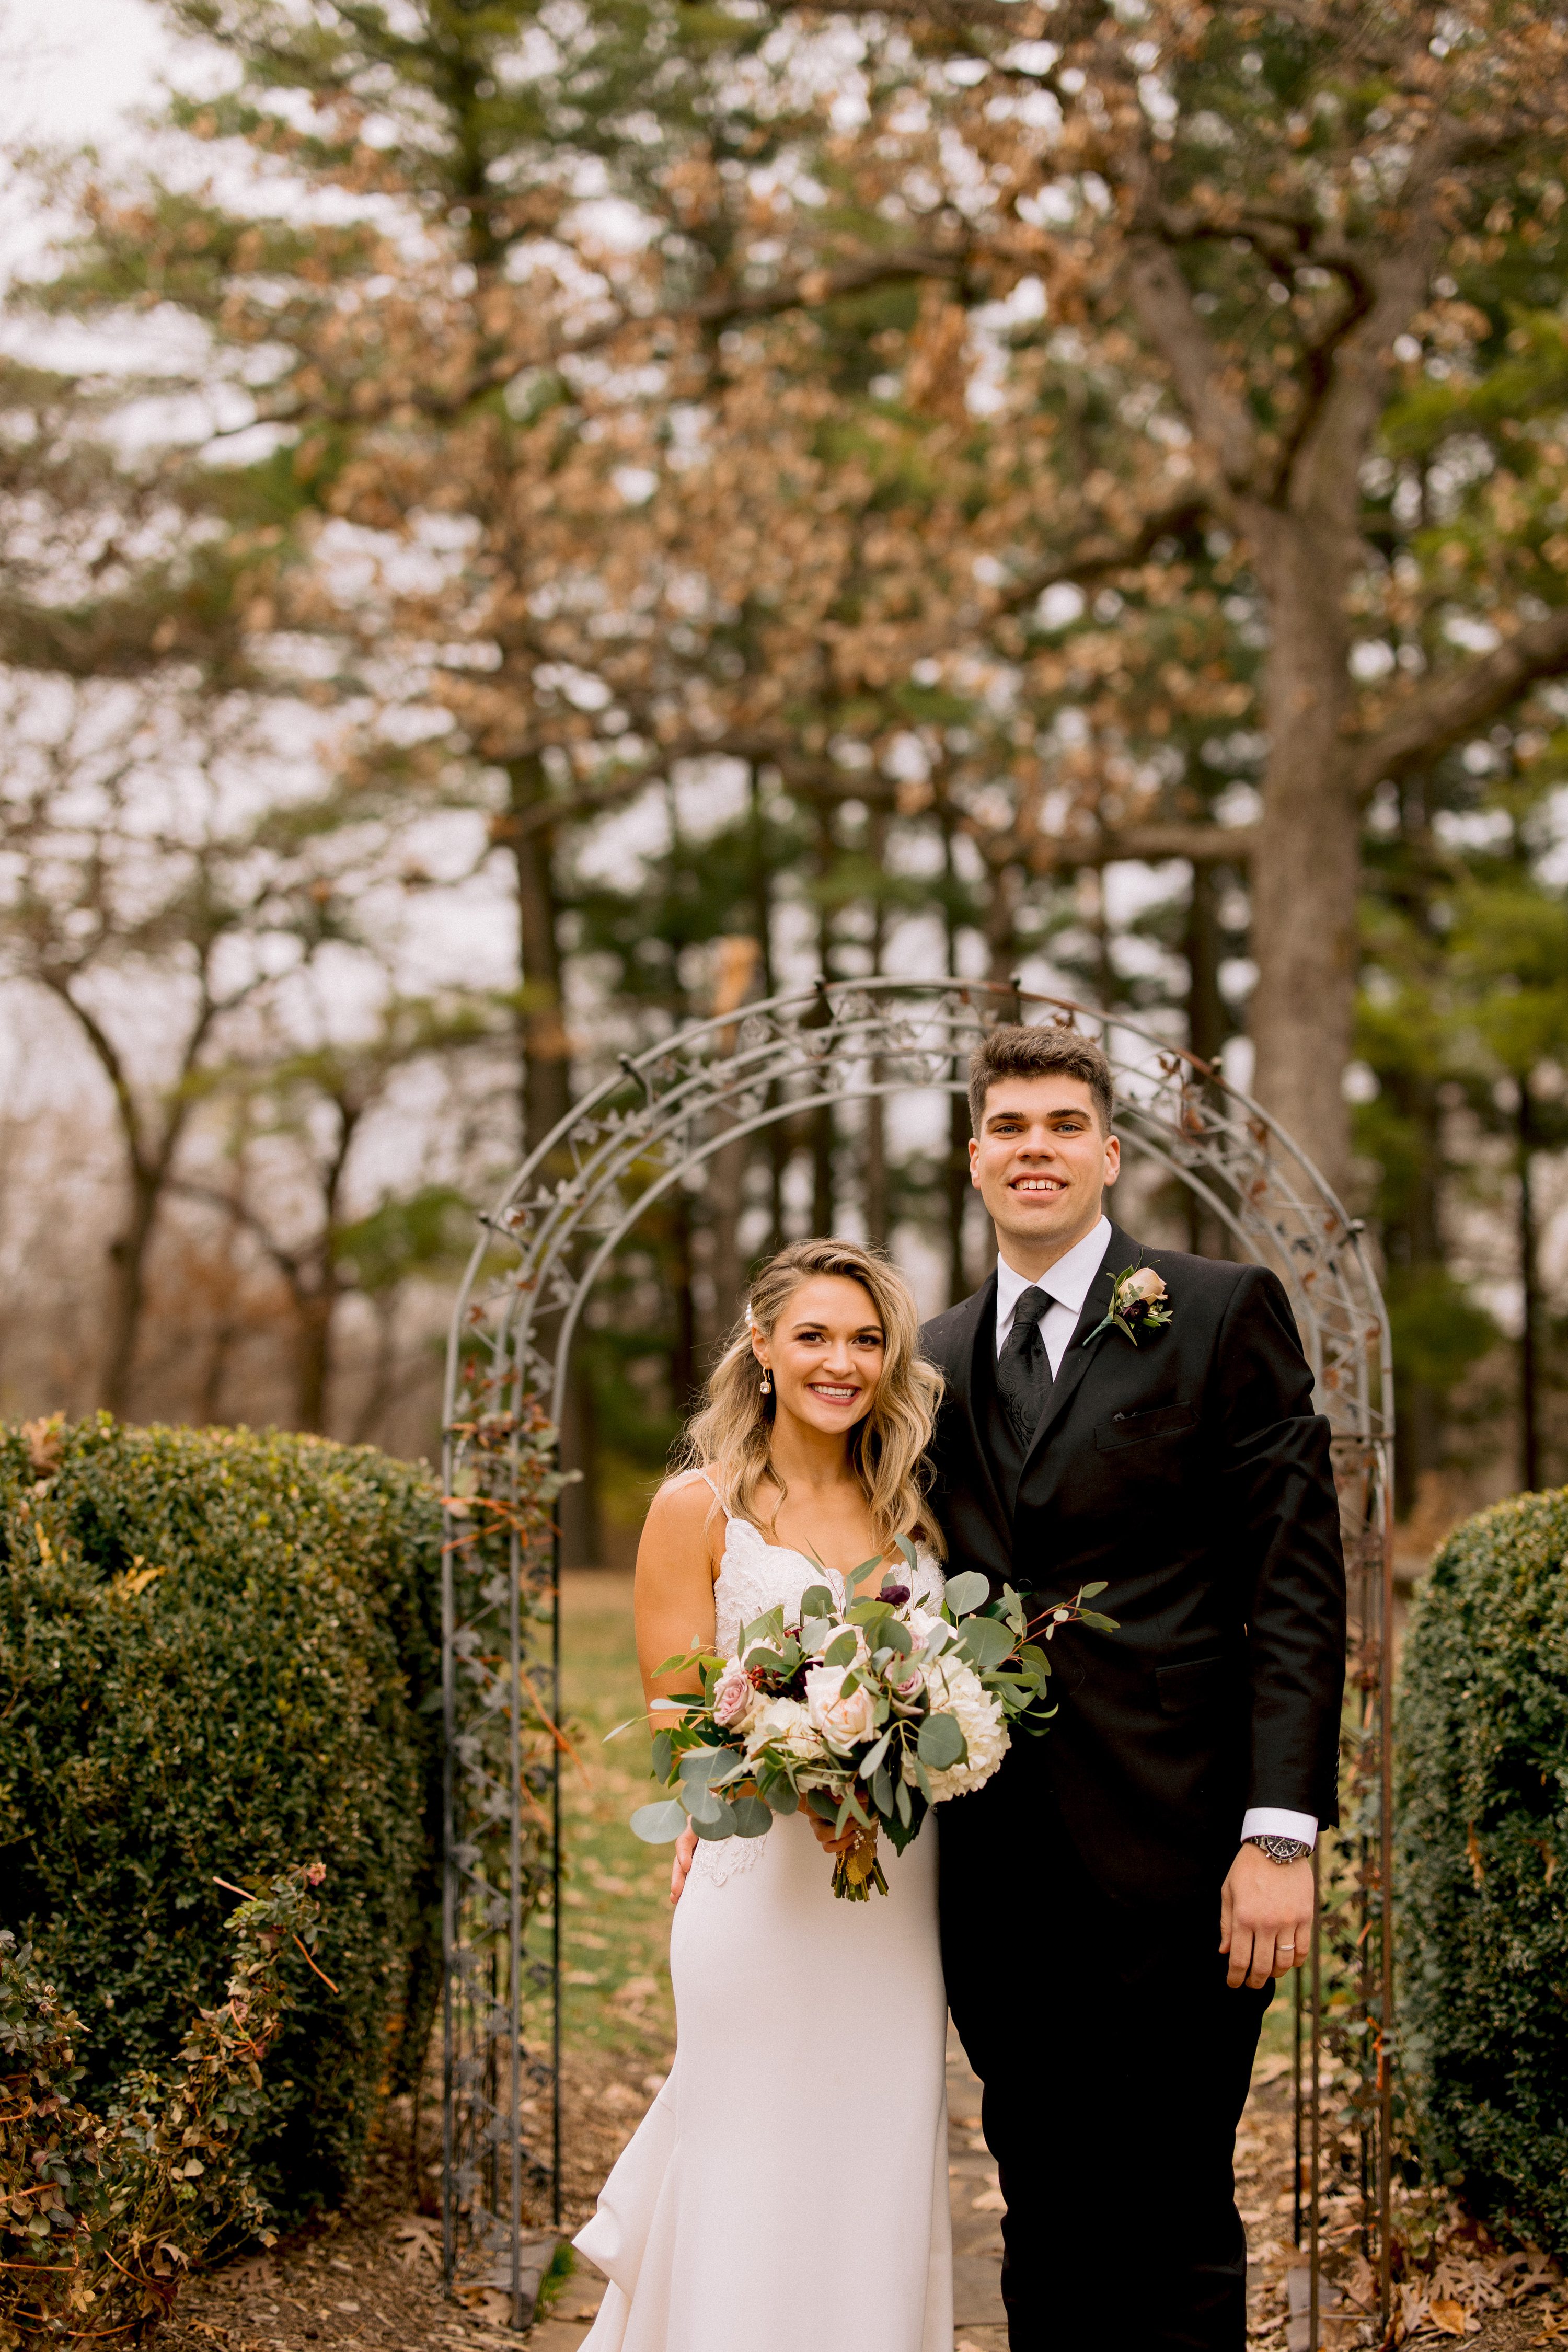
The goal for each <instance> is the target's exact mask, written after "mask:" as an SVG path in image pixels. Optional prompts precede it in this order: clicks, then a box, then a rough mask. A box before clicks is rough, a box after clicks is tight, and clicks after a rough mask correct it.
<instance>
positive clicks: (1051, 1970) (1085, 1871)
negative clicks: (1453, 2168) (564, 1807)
mask: <svg viewBox="0 0 1568 2352" xmlns="http://www.w3.org/2000/svg"><path fill="white" fill-rule="evenodd" d="M969 1097H970V1108H971V1115H972V1124H973V1140H972V1142H971V1144H970V1147H969V1154H970V1170H971V1176H972V1181H973V1184H974V1186H975V1188H976V1190H977V1191H978V1192H979V1193H980V1195H981V1197H982V1199H983V1200H984V1203H985V1206H986V1208H987V1210H988V1211H989V1212H990V1214H991V1217H992V1220H993V1222H994V1225H995V1228H996V1244H997V1250H998V1254H999V1255H998V1263H997V1267H996V1271H995V1273H994V1275H993V1276H992V1277H991V1279H990V1280H989V1281H988V1282H987V1283H986V1284H985V1285H984V1287H983V1288H982V1289H980V1290H979V1291H977V1292H976V1293H975V1295H974V1297H973V1298H968V1299H965V1300H964V1301H963V1304H962V1305H961V1306H958V1307H952V1308H950V1309H949V1311H948V1312H947V1313H946V1314H945V1315H939V1316H938V1317H937V1318H936V1319H935V1320H934V1321H933V1322H931V1323H929V1324H927V1326H926V1327H925V1329H924V1331H923V1333H922V1335H921V1350H922V1353H924V1354H925V1355H926V1356H928V1357H929V1358H930V1359H931V1360H932V1361H933V1362H934V1363H937V1364H939V1365H940V1366H941V1367H942V1370H943V1371H944V1372H945V1374H946V1376H947V1392H946V1397H945V1399H944V1402H943V1406H942V1417H941V1421H940V1423H939V1426H938V1431H937V1438H936V1444H935V1449H934V1452H935V1463H936V1484H935V1488H934V1501H935V1506H936V1509H937V1514H938V1517H940V1519H941V1521H942V1527H943V1529H944V1532H945V1534H946V1536H947V1539H948V1550H949V1558H948V1562H947V1567H948V1572H949V1574H950V1575H951V1574H953V1573H955V1572H956V1571H958V1570H961V1569H978V1570H981V1571H982V1572H983V1573H984V1574H985V1575H986V1576H988V1577H989V1578H990V1579H991V1580H992V1584H993V1588H994V1590H999V1589H1000V1587H1001V1586H1002V1585H1003V1584H1004V1583H1011V1584H1012V1585H1013V1586H1015V1588H1016V1590H1017V1591H1019V1592H1020V1593H1021V1594H1022V1596H1023V1598H1024V1601H1025V1603H1026V1608H1027V1610H1028V1612H1029V1614H1030V1616H1031V1617H1032V1618H1034V1619H1036V1620H1037V1621H1039V1620H1042V1619H1044V1621H1045V1622H1048V1615H1047V1612H1048V1611H1049V1609H1050V1607H1051V1606H1052V1605H1053V1604H1055V1603H1059V1602H1064V1601H1071V1599H1072V1598H1073V1596H1074V1594H1075V1593H1076V1592H1077V1591H1078V1589H1079V1586H1080V1585H1081V1584H1083V1583H1085V1582H1088V1581H1094V1580H1100V1579H1103V1580H1104V1581H1105V1586H1106V1590H1105V1591H1104V1592H1103V1593H1101V1594H1100V1596H1099V1598H1098V1600H1097V1601H1096V1604H1095V1605H1096V1606H1097V1607H1098V1608H1099V1609H1101V1610H1103V1611H1104V1612H1106V1613H1107V1614H1108V1615H1110V1616H1111V1617H1114V1618H1115V1619H1116V1620H1117V1622H1118V1630H1117V1631H1116V1632H1115V1633H1098V1632H1091V1631H1089V1630H1088V1629H1086V1628H1083V1627H1076V1626H1075V1627H1070V1628H1064V1630H1063V1633H1062V1635H1061V1637H1060V1639H1059V1640H1058V1641H1056V1642H1054V1643H1052V1645H1051V1648H1050V1651H1049V1652H1048V1655H1049V1656H1050V1657H1051V1660H1052V1664H1053V1666H1054V1668H1055V1674H1054V1677H1053V1692H1054V1696H1055V1697H1056V1699H1057V1701H1058V1705H1059V1712H1058V1715H1057V1717H1056V1718H1055V1720H1054V1721H1053V1722H1052V1724H1051V1725H1050V1727H1049V1729H1048V1730H1047V1732H1046V1734H1045V1735H1044V1737H1043V1738H1027V1737H1018V1736H1015V1738H1014V1743H1013V1748H1012V1751H1011V1753H1010V1754H1009V1756H1008V1757H1007V1759H1006V1760H1005V1763H1004V1764H1003V1766H1002V1769H1001V1770H1000V1771H999V1772H998V1773H997V1774H996V1776H995V1778H994V1780H992V1781H991V1782H990V1783H989V1784H988V1785H987V1786H986V1787H985V1788H984V1789H982V1790H979V1791H978V1792H976V1793H975V1794H973V1795H972V1796H969V1797H966V1798H964V1799H963V1801H962V1802H960V1803H955V1804H952V1805H947V1806H944V1807H942V1811H941V1812H940V1813H939V1815H938V1817H937V1818H938V1820H939V1822H940V1823H941V1837H942V1848H941V1852H942V1957H943V1964H944V1966H945V1969H946V1972H947V1988H948V1998H949V2000H950V2002H951V2005H952V2015H953V2020H954V2022H955V2024H956V2025H957V2028H958V2032H959V2033H960V2035H961V2037H962V2039H963V2045H964V2048H965V2050H966V2051H967V2052H968V2054H969V2058H970V2062H971V2063H972V2064H973V2068H974V2071H975V2073H976V2074H978V2075H979V2077H980V2079H981V2082H982V2083H983V2084H984V2116H983V2120H984V2132H985V2137H986V2140H987V2143H988V2144H989V2146H990V2147H991V2150H992V2152H993V2154H994V2156H995V2158H996V2159H997V2163H998V2167H999V2169H1000V2174H1001V2184H1002V2189H1003V2193H1004V2195H1005V2198H1006V2200H1007V2210H1006V2216H1005V2221H1004V2222H1003V2237H1004V2242H1005V2250H1006V2251H1005V2259H1004V2264H1003V2273H1002V2293H1003V2297H1004V2300H1005V2304H1006V2307H1007V2320H1008V2341H1009V2344H1010V2345H1011V2347H1013V2352H1177V2347H1180V2352H1189V2347H1191V2352H1198V2347H1201V2348H1202V2352H1242V2347H1243V2344H1244V2340H1245V2336H1246V2324H1247V2323H1246V2290H1247V2246H1246V2240H1245V2236H1244V2233H1243V2231H1242V2226H1241V2221H1240V2218H1239V2216H1238V2214H1237V2210H1236V2202H1235V2195H1234V2188H1233V2179H1232V2159H1233V2154H1234V2147H1235V2136H1236V2126H1237V2117H1238V2116H1239V2115H1240V2113H1241V2108H1242V2105H1243V2102H1244V2101H1245V2099H1246V2096H1247V2082H1248V2077H1249V2075H1250V2072H1251V2067H1252V2061H1253V2055H1254V2053H1255V2051H1256V2048H1257V2043H1258V2028H1259V2026H1260V2025H1261V2023H1262V2019H1263V2012H1264V2011H1265V2009H1266V2008H1267V2007H1268V2001H1269V2000H1270V1998H1271V1996H1272V1992H1273V1981H1274V1979H1276V1978H1277V1977H1279V1976H1282V1975H1283V1974H1285V1973H1286V1971H1287V1970H1289V1969H1291V1968H1293V1967H1295V1966H1297V1965H1299V1964H1300V1960H1301V1959H1302V1958H1304V1956H1305V1952H1306V1948H1307V1946H1308V1942H1309V1938H1310V1932H1311V1918H1312V1892H1313V1888H1312V1866H1311V1860H1310V1853H1311V1848H1312V1844H1313V1843H1314V1841H1315V1839H1316V1836H1317V1832H1318V1829H1319V1826H1320V1824H1329V1823H1331V1822H1333V1821H1334V1820H1335V1818H1336V1813H1335V1793H1334V1792H1335V1762H1336V1754H1337V1747H1338V1735H1339V1718H1340V1700H1341V1692H1342V1684H1343V1678H1344V1631H1345V1629H1344V1570H1343V1564H1342V1556H1341V1550H1340V1535H1339V1514H1338V1509H1337V1507H1336V1503H1335V1496H1334V1484H1333V1477H1332V1474H1331V1467H1330V1458H1329V1430H1328V1424H1327V1423H1326V1422H1325V1421H1324V1420H1322V1419H1321V1416H1319V1415H1317V1414H1315V1413H1314V1412H1313V1409H1312V1394H1311V1391H1312V1381H1311V1374H1310V1371H1309V1370H1308V1367H1307V1364H1306V1360H1305V1359H1304V1358H1303V1356H1302V1353H1301V1348H1300V1340H1299V1339H1298V1338H1297V1334H1296V1327H1295V1324H1294V1322H1293V1320H1292V1318H1291V1314H1290V1309H1289V1305H1288V1303H1287V1300H1286V1295H1285V1291H1284V1289H1283V1287H1282V1286H1281V1285H1280V1283H1279V1281H1278V1279H1277V1278H1276V1277H1275V1276H1274V1275H1272V1274H1270V1273H1268V1272H1267V1271H1265V1270H1264V1269H1263V1268H1261V1267H1259V1266H1257V1265H1232V1264H1229V1263H1223V1262H1218V1261H1215V1260H1211V1259H1206V1258H1198V1257H1189V1256H1186V1255H1184V1254H1183V1253H1182V1252H1180V1251H1175V1250H1150V1249H1144V1248H1142V1246H1141V1245H1140V1244H1138V1243H1137V1242H1135V1241H1133V1240H1132V1239H1131V1237H1130V1236H1129V1235H1128V1234H1125V1233H1123V1232H1121V1230H1120V1229H1119V1228H1118V1227H1117V1226H1116V1225H1114V1224H1113V1223H1110V1220H1109V1218H1108V1217H1107V1216H1106V1215H1105V1213H1104V1198H1105V1193H1106V1192H1107V1190H1108V1188H1109V1187H1110V1186H1111V1185H1113V1184H1114V1183H1115V1181H1116V1179H1117V1175H1118V1173H1119V1170H1120V1160H1121V1147H1120V1144H1119V1142H1118V1140H1117V1138H1116V1137H1115V1135H1114V1134H1113V1133H1112V1132H1111V1120H1112V1096H1111V1077H1110V1065H1109V1064H1108V1062H1107V1061H1106V1058H1105V1055H1103V1053H1102V1052H1101V1051H1100V1047H1099V1046H1098V1045H1094V1044H1092V1043H1090V1042H1089V1040H1088V1039H1086V1038H1083V1037H1080V1036H1079V1035H1077V1034H1074V1033H1073V1032H1071V1031H1068V1030H1061V1029H1048V1028H1024V1027H1011V1026H1010V1027H1004V1028H997V1029H993V1030H991V1031H990V1032H989V1033H988V1034H986V1036H985V1037H984V1040H983V1041H982V1043H981V1044H980V1045H979V1046H978V1047H977V1048H976V1050H975V1053H974V1055H973V1063H972V1066H971V1076H970V1088H969ZM1134 1270H1142V1281H1140V1282H1138V1283H1137V1284H1135V1285H1134V1286H1131V1288H1129V1287H1128V1286H1126V1285H1125V1284H1124V1283H1123V1280H1122V1277H1124V1276H1127V1275H1128V1274H1130V1273H1131V1272H1133V1271H1134ZM1154 1276H1158V1277H1159V1282H1158V1283H1157V1282H1155V1280H1154V1279H1153V1277H1154ZM1162 1284H1163V1294H1164V1295H1163V1297H1160V1295H1159V1292H1160V1286H1161V1285H1162ZM1139 1294H1142V1298H1143V1300H1144V1301H1145V1304H1143V1305H1142V1306H1140V1305H1139V1304H1138V1303H1137V1302H1138V1297H1139ZM1113 1298H1114V1299H1115V1300H1116V1302H1117V1303H1118V1304H1120V1305H1122V1306H1123V1307H1126V1308H1127V1310H1128V1311H1127V1314H1126V1318H1125V1319H1126V1320H1127V1321H1128V1323H1129V1324H1130V1326H1131V1334H1132V1336H1131V1337H1130V1336H1129V1334H1128V1332H1127V1331H1124V1330H1122V1329H1121V1328H1118V1327H1117V1326H1116V1325H1114V1324H1112V1325H1110V1326H1109V1327H1108V1326H1107V1324H1106V1320H1105V1318H1106V1315H1107V1311H1108V1309H1109V1308H1110V1307H1111V1305H1112V1303H1113ZM1150 1302H1152V1307H1153V1310H1154V1315H1153V1316H1151V1314H1150V1311H1149V1303H1150ZM1160 1315H1164V1316H1166V1317H1168V1320H1165V1321H1163V1322H1162V1321H1158V1320H1156V1319H1154V1318H1155V1317H1158V1316H1160Z"/></svg>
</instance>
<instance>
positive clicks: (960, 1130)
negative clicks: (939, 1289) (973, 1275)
mask: <svg viewBox="0 0 1568 2352" xmlns="http://www.w3.org/2000/svg"><path fill="white" fill-rule="evenodd" d="M942 873H943V878H944V880H945V882H946V886H947V887H946V889H945V890H944V892H943V894H942V924H943V928H944V929H945V931H946V934H947V976H948V978H949V979H950V980H956V979H957V978H958V929H959V925H958V868H957V866H956V865H955V863H954V860H953V854H952V824H951V823H949V822H948V820H947V819H946V817H945V816H944V817H943V819H942ZM967 1075H968V1074H967V1072H966V1071H965V1070H964V1068H963V1065H962V1061H960V1064H959V1066H958V1067H957V1068H955V1069H954V1071H953V1076H954V1077H955V1078H957V1079H958V1080H959V1081H960V1083H961V1084H962V1083H963V1080H964V1079H965V1078H966V1076H967ZM972 1191H973V1187H972V1186H971V1184H970V1181H969V1102H968V1097H967V1096H965V1095H963V1094H950V1095H949V1096H948V1098H947V1165H946V1167H945V1169H944V1170H943V1171H942V1204H943V1207H944V1208H945V1210H946V1212H947V1214H946V1220H945V1223H946V1236H947V1303H948V1305H949V1306H950V1307H955V1306H956V1305H957V1303H958V1301H959V1300H960V1299H961V1298H963V1297H964V1296H965V1295H966V1294H967V1292H968V1289H969V1275H968V1269H967V1266H966V1264H965V1255H964V1247H963V1227H964V1222H965V1218H966V1216H967V1214H968V1210H969V1201H970V1194H971V1192H972Z"/></svg>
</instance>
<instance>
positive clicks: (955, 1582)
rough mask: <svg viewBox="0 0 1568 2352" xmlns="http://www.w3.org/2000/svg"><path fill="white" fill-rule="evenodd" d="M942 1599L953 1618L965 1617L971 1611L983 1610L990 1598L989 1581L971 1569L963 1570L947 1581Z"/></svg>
mask: <svg viewBox="0 0 1568 2352" xmlns="http://www.w3.org/2000/svg"><path fill="white" fill-rule="evenodd" d="M943 1598H944V1599H945V1600H946V1602H947V1605H948V1607H949V1609H951V1610H952V1613H953V1615H954V1616H955V1617H967V1616H968V1614H969V1612H970V1611H971V1610H972V1609H983V1608H984V1606H985V1603H986V1602H987V1601H989V1600H990V1598H991V1580H990V1578H989V1577H986V1576H982V1575H981V1574H980V1573H979V1571H978V1570H975V1569H973V1568H966V1569H964V1570H963V1571H962V1572H961V1573H960V1574H959V1575H957V1576H950V1577H949V1578H948V1580H947V1591H946V1593H945V1594H944V1596H943Z"/></svg>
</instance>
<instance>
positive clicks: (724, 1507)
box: [697, 1470, 735, 1519]
mask: <svg viewBox="0 0 1568 2352" xmlns="http://www.w3.org/2000/svg"><path fill="white" fill-rule="evenodd" d="M697 1475H698V1476H699V1477H700V1479H701V1481H702V1484H703V1485H704V1486H706V1487H707V1489H708V1492H709V1493H710V1495H711V1496H712V1497H713V1500H714V1501H715V1502H716V1503H717V1504H718V1506H719V1508H720V1509H721V1511H722V1512H723V1514H724V1517H726V1519H732V1518H733V1517H734V1516H735V1514H734V1512H733V1511H732V1510H731V1508H730V1506H729V1504H728V1503H727V1502H726V1501H725V1500H724V1497H723V1496H722V1495H721V1493H720V1492H719V1489H718V1487H717V1486H715V1485H714V1484H713V1481H712V1479H711V1478H710V1476H709V1475H708V1473H707V1471H706V1470H699V1472H698V1473H697Z"/></svg>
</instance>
